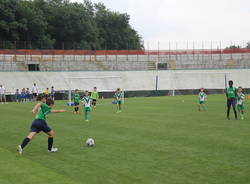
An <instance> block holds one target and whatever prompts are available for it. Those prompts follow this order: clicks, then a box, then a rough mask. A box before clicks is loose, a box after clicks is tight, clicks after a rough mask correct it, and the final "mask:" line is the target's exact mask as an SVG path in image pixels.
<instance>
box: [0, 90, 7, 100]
mask: <svg viewBox="0 0 250 184" xmlns="http://www.w3.org/2000/svg"><path fill="white" fill-rule="evenodd" d="M0 102H1V103H2V104H4V103H5V104H7V103H6V96H5V88H4V86H3V85H0Z"/></svg>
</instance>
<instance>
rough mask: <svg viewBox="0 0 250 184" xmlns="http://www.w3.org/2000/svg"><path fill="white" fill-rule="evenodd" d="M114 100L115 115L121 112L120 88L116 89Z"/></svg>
mask: <svg viewBox="0 0 250 184" xmlns="http://www.w3.org/2000/svg"><path fill="white" fill-rule="evenodd" d="M114 98H115V101H116V104H117V107H118V109H117V113H119V112H122V92H121V89H120V88H117V90H116V92H115V95H114Z"/></svg>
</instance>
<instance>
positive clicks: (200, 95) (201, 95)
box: [199, 92, 207, 102]
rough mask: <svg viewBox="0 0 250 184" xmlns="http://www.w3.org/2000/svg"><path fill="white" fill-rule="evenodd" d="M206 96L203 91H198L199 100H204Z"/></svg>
mask: <svg viewBox="0 0 250 184" xmlns="http://www.w3.org/2000/svg"><path fill="white" fill-rule="evenodd" d="M206 98H207V95H206V93H204V92H200V93H199V100H200V101H201V102H204V101H205V99H206Z"/></svg>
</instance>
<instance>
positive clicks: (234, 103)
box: [227, 98, 236, 106]
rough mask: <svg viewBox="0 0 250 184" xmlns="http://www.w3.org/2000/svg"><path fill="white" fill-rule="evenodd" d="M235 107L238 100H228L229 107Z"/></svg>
mask: <svg viewBox="0 0 250 184" xmlns="http://www.w3.org/2000/svg"><path fill="white" fill-rule="evenodd" d="M231 105H233V106H235V105H236V98H228V99H227V106H231Z"/></svg>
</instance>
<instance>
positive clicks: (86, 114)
mask: <svg viewBox="0 0 250 184" xmlns="http://www.w3.org/2000/svg"><path fill="white" fill-rule="evenodd" d="M91 101H92V100H91V98H90V96H89V92H88V91H85V92H84V97H83V98H82V103H83V104H84V105H83V111H84V119H85V121H89V118H90V114H89V113H90V112H91Z"/></svg>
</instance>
